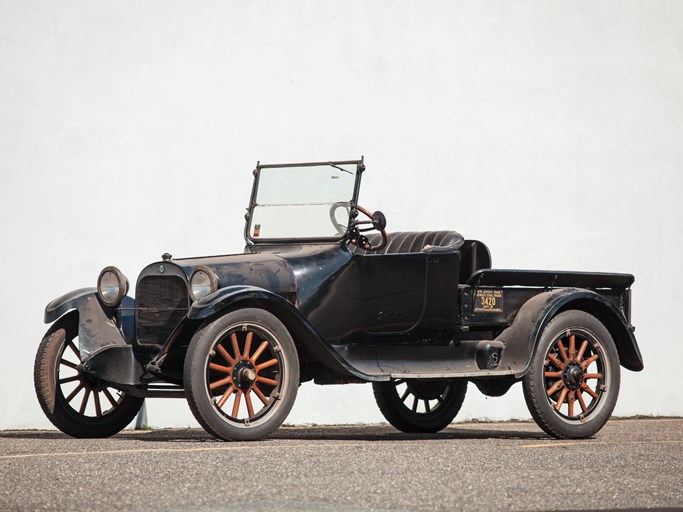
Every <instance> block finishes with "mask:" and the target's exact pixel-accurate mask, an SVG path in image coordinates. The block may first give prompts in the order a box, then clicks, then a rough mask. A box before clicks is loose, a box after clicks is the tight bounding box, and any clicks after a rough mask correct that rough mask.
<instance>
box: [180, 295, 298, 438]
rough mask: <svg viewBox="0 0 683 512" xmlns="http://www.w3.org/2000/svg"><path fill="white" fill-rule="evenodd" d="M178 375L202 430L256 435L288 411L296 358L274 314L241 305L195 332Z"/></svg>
mask: <svg viewBox="0 0 683 512" xmlns="http://www.w3.org/2000/svg"><path fill="white" fill-rule="evenodd" d="M184 379H185V388H186V390H187V395H188V402H189V404H190V408H191V409H192V412H193V413H194V415H195V417H196V418H197V421H199V423H200V424H201V425H202V426H203V427H204V428H205V429H206V430H207V431H209V432H210V433H212V434H213V435H215V436H216V437H219V438H221V439H227V440H252V439H259V438H261V437H263V436H265V435H267V434H269V433H270V432H272V431H273V430H275V429H276V428H278V427H279V426H280V424H282V422H283V421H284V419H285V418H286V417H287V414H289V411H290V409H291V407H292V405H293V403H294V399H295V398H296V392H297V388H298V386H299V361H298V356H297V352H296V348H295V346H294V342H293V341H292V338H291V336H290V335H289V332H287V329H286V328H285V327H284V325H282V323H281V322H280V321H279V320H278V319H277V318H276V317H275V316H273V315H272V314H270V313H268V312H267V311H263V310H259V309H242V310H237V311H234V312H232V313H229V314H227V315H225V316H224V317H221V318H219V319H218V320H216V321H214V322H212V323H209V324H207V325H205V326H203V327H202V328H201V329H200V330H199V331H198V332H197V334H196V335H195V337H194V338H193V340H192V343H191V344H190V347H189V348H188V352H187V356H186V358H185V376H184Z"/></svg>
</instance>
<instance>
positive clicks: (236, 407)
mask: <svg viewBox="0 0 683 512" xmlns="http://www.w3.org/2000/svg"><path fill="white" fill-rule="evenodd" d="M241 398H242V390H241V389H238V390H237V395H236V396H235V403H234V404H233V406H232V417H233V418H237V415H238V414H239V412H240V399H241Z"/></svg>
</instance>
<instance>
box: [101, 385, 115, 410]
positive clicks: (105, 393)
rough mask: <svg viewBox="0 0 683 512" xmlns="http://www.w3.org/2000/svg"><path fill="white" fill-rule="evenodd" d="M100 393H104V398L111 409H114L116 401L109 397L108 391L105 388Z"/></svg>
mask: <svg viewBox="0 0 683 512" xmlns="http://www.w3.org/2000/svg"><path fill="white" fill-rule="evenodd" d="M102 393H104V396H106V397H107V400H109V403H110V404H111V405H112V407H116V405H117V403H116V400H114V397H113V396H112V395H111V393H110V392H109V390H108V389H107V388H104V389H103V390H102Z"/></svg>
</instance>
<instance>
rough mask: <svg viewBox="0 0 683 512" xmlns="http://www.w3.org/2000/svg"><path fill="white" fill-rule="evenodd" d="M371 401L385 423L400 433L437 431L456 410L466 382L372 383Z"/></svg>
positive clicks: (448, 422) (410, 381)
mask: <svg viewBox="0 0 683 512" xmlns="http://www.w3.org/2000/svg"><path fill="white" fill-rule="evenodd" d="M372 389H373V391H374V393H375V400H376V401H377V405H378V406H379V410H380V411H381V412H382V414H383V415H384V417H385V418H386V420H387V421H388V422H389V423H391V424H392V425H393V426H394V427H395V428H397V429H398V430H401V431H403V432H412V433H418V432H422V433H426V432H438V431H439V430H443V429H444V428H446V427H447V426H448V425H449V424H450V423H451V422H452V421H453V418H455V416H456V415H457V414H458V411H460V407H462V403H463V401H464V400H465V393H466V392H467V381H466V380H464V379H450V380H415V379H396V380H391V381H389V382H373V384H372Z"/></svg>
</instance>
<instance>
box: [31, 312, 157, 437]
mask: <svg viewBox="0 0 683 512" xmlns="http://www.w3.org/2000/svg"><path fill="white" fill-rule="evenodd" d="M33 375H34V382H35V387H36V394H37V396H38V402H40V406H41V407H42V409H43V412H44V413H45V415H46V416H47V418H48V419H49V420H50V421H51V422H52V424H53V425H54V426H55V427H57V428H58V429H59V430H61V431H62V432H64V433H65V434H68V435H70V436H73V437H84V438H87V437H109V436H113V435H114V434H116V433H117V432H119V431H121V430H123V429H124V428H125V427H126V426H127V425H128V424H129V423H130V422H131V421H133V419H134V418H135V416H136V415H137V413H138V411H139V410H140V407H142V403H143V400H144V399H143V398H138V397H134V396H130V395H126V394H125V393H123V392H122V391H118V390H117V389H114V388H112V387H108V386H107V385H106V384H105V383H103V382H102V381H100V380H98V379H96V378H95V377H93V376H92V375H90V374H88V373H86V372H85V371H84V370H83V367H82V360H81V350H80V346H79V343H78V316H77V315H76V314H74V313H70V314H67V315H65V316H64V317H62V318H60V319H59V320H58V321H57V322H56V323H55V324H54V325H53V326H52V328H51V329H50V330H49V331H48V332H47V334H46V335H45V337H44V338H43V341H42V342H41V344H40V346H39V347H38V354H37V355H36V362H35V368H34V373H33Z"/></svg>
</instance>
